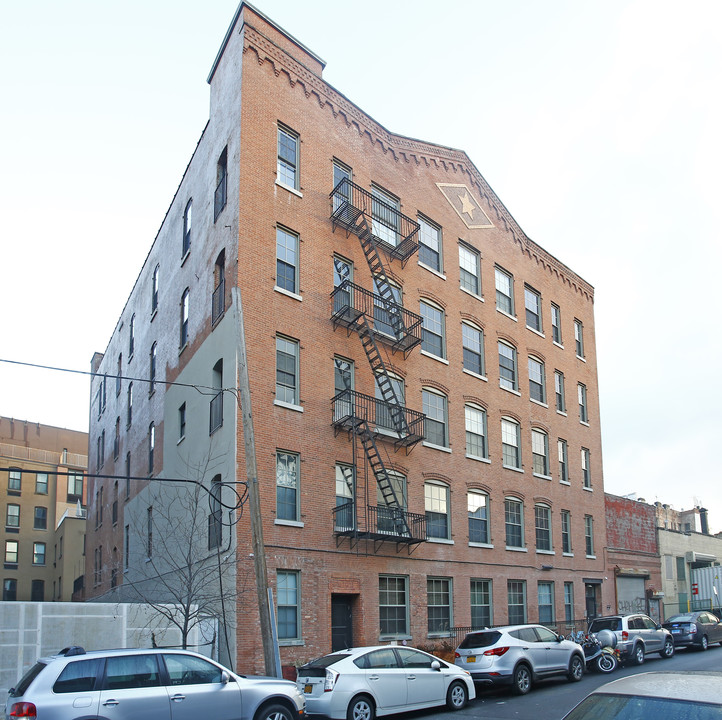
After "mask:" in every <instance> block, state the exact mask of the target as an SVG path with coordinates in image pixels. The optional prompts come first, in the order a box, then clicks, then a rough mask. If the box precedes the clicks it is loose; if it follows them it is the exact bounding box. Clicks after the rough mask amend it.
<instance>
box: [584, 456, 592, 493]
mask: <svg viewBox="0 0 722 720" xmlns="http://www.w3.org/2000/svg"><path fill="white" fill-rule="evenodd" d="M582 481H583V483H584V487H585V488H591V487H592V471H591V467H590V455H589V450H587V448H582Z"/></svg>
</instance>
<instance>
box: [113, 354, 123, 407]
mask: <svg viewBox="0 0 722 720" xmlns="http://www.w3.org/2000/svg"><path fill="white" fill-rule="evenodd" d="M122 386H123V353H121V354H120V355H118V369H117V374H116V376H115V396H116V397H118V395H120V389H121V387H122Z"/></svg>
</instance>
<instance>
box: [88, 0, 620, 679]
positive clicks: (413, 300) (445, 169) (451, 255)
mask: <svg viewBox="0 0 722 720" xmlns="http://www.w3.org/2000/svg"><path fill="white" fill-rule="evenodd" d="M323 69H324V62H323V61H322V60H321V59H320V58H319V57H318V56H317V55H315V54H314V53H313V52H312V51H311V50H309V49H308V48H306V47H305V46H304V45H303V44H302V43H301V42H299V41H298V40H296V39H295V38H294V37H292V36H291V35H290V34H288V33H287V32H286V31H285V30H283V29H281V28H280V27H278V26H277V25H276V24H275V23H274V22H273V21H271V20H270V19H269V18H267V17H265V16H264V15H263V14H262V13H260V12H259V11H258V10H256V9H254V8H253V7H252V6H251V5H249V4H247V3H241V5H240V6H239V8H238V10H237V12H236V14H235V16H234V18H233V20H232V22H231V25H230V27H229V29H228V32H227V33H226V35H225V38H224V39H223V42H222V45H221V47H220V50H219V52H218V55H217V57H216V59H215V61H214V63H213V66H212V69H211V72H210V75H209V78H208V82H209V84H210V94H211V103H210V118H209V121H208V124H207V126H206V127H205V129H204V130H203V133H202V135H201V138H200V140H199V142H198V145H197V147H196V150H195V152H194V154H193V156H192V158H191V159H190V162H189V164H188V166H187V169H186V171H185V174H184V176H183V178H182V179H181V182H180V185H179V187H178V189H177V191H176V193H175V196H174V198H173V200H172V202H171V205H170V207H169V209H168V211H167V213H166V215H165V218H164V220H163V223H162V225H161V227H160V230H159V232H158V234H157V236H156V238H155V240H154V241H153V243H152V246H151V248H150V251H149V253H148V256H147V259H146V261H145V263H144V265H143V267H142V268H141V269H140V273H139V275H138V278H137V280H136V282H135V285H134V287H133V288H132V290H131V292H130V295H129V298H128V300H127V303H126V305H125V307H124V309H123V311H122V314H121V316H120V318H119V319H118V321H117V323H116V325H115V328H114V330H113V331H112V334H111V337H110V340H109V343H108V346H107V347H106V349H105V351H104V352H103V353H102V354H101V353H98V354H96V356H95V357H94V358H93V362H92V369H93V372H94V373H95V375H94V379H93V382H92V390H91V404H92V407H91V423H90V438H89V449H90V450H89V452H90V459H89V465H90V473H91V478H90V480H89V496H88V501H89V519H88V544H87V554H86V563H87V564H86V576H87V578H88V582H86V595H87V596H88V597H91V598H94V599H106V600H107V599H109V598H129V597H131V596H133V594H134V593H135V594H136V595H137V594H141V595H143V594H148V593H156V594H157V595H158V597H159V598H160V599H164V598H163V597H161V596H162V595H163V587H164V577H170V576H171V574H172V569H173V568H174V567H175V568H176V571H178V570H179V569H180V568H181V567H182V563H181V564H180V565H179V564H178V563H177V562H176V561H175V560H174V556H175V555H178V554H182V553H183V552H184V551H185V550H186V548H187V547H188V546H189V544H193V545H194V548H195V549H194V552H195V554H194V555H193V560H192V562H189V563H188V566H193V567H198V568H210V567H211V566H212V564H213V563H216V562H217V561H218V560H219V559H223V560H225V559H227V558H228V557H229V556H233V558H234V564H233V577H232V581H231V585H232V589H233V592H230V590H229V588H230V585H229V580H228V577H226V580H225V585H223V584H222V583H221V585H220V586H219V588H218V589H219V597H218V598H217V599H218V600H220V597H223V598H225V599H226V603H225V605H226V607H225V608H224V610H223V612H224V613H225V615H224V617H225V619H226V621H227V622H226V623H224V624H225V626H226V627H227V628H232V630H231V631H230V632H229V633H228V638H229V639H227V647H226V652H227V653H228V655H229V656H231V657H232V658H235V659H237V665H238V667H239V668H240V669H241V670H243V671H247V672H258V671H262V658H263V654H262V652H261V651H260V647H261V640H260V637H259V631H258V627H259V624H258V623H259V619H258V610H257V604H256V603H257V600H256V593H255V590H254V586H253V579H252V578H253V573H252V571H253V559H252V557H251V555H252V553H253V550H252V546H251V530H250V518H249V512H248V509H247V505H243V507H242V508H241V509H240V510H234V509H233V508H234V507H235V505H236V503H235V499H236V497H237V496H236V494H235V493H236V492H238V493H241V492H242V490H243V487H242V485H236V484H235V483H236V482H239V481H244V480H245V478H246V469H245V468H246V458H245V450H244V436H243V427H242V414H241V412H240V411H239V407H238V402H237V394H236V392H235V388H236V387H237V380H236V373H237V362H238V344H239V314H238V312H237V308H236V306H235V304H234V298H235V297H236V293H235V290H236V289H237V290H238V293H239V294H240V299H241V304H242V312H243V321H244V323H243V327H244V331H245V341H246V347H247V356H248V373H249V377H250V386H251V398H252V407H251V411H252V414H253V420H254V426H255V440H256V446H255V452H256V457H257V463H258V482H259V492H260V500H261V507H262V516H263V535H264V543H265V554H266V562H267V567H268V580H269V585H270V587H271V588H272V590H273V593H274V598H275V604H276V617H277V629H278V637H279V644H280V646H281V658H282V662H283V663H284V664H290V663H293V662H301V661H307V660H309V659H311V658H313V657H317V656H319V655H321V654H323V653H326V652H328V651H330V650H331V649H336V648H338V647H345V646H348V645H350V644H355V645H364V644H376V643H379V642H385V641H392V640H396V641H399V642H401V641H407V642H409V643H410V644H414V645H417V646H418V645H421V646H425V647H435V646H437V645H439V644H441V643H444V642H447V643H448V642H453V637H452V635H453V630H452V629H453V628H458V627H479V626H483V625H488V624H492V623H493V624H501V623H506V622H524V621H537V620H539V621H541V622H544V623H547V624H550V625H556V626H558V627H559V628H560V630H564V631H566V628H567V627H571V626H572V625H573V623H574V621H575V620H577V621H580V620H583V619H584V618H586V617H591V616H595V615H598V614H602V613H603V612H604V608H605V607H606V606H608V605H609V604H611V603H612V602H613V600H614V581H613V579H612V580H611V581H607V580H605V562H604V557H603V548H604V547H605V544H606V529H605V501H604V488H603V478H602V452H601V432H600V419H599V403H598V388H597V362H596V343H595V330H594V289H593V287H592V286H591V285H590V284H589V283H588V282H587V281H586V280H584V279H583V278H582V277H580V276H579V275H578V274H576V273H575V272H574V271H572V270H571V269H570V268H568V267H567V266H566V265H564V264H563V263H562V262H560V261H559V260H558V259H556V258H555V257H553V256H552V255H551V254H549V253H548V252H547V251H545V250H544V249H543V248H542V247H540V246H539V245H537V244H536V243H535V242H534V241H532V240H531V239H530V238H529V237H527V236H526V234H525V233H524V231H523V230H522V229H521V228H520V227H519V225H518V224H517V222H516V221H515V220H514V218H513V216H512V215H511V214H510V213H509V211H508V210H507V208H506V206H505V205H504V204H503V203H502V202H501V200H500V199H499V198H498V197H497V196H496V194H495V193H494V191H493V190H492V189H491V187H490V186H489V185H488V183H487V182H486V180H485V179H484V177H483V176H482V175H481V173H480V172H479V170H478V169H477V168H476V167H475V165H474V164H473V163H472V161H471V160H470V158H469V157H468V156H467V155H466V153H465V152H463V151H461V150H455V149H451V148H448V147H445V146H443V145H437V144H433V143H429V142H423V141H420V140H415V139H411V138H408V137H404V136H402V135H397V134H394V133H392V132H390V131H388V130H387V129H386V128H384V127H383V126H382V125H381V124H380V123H379V122H378V121H376V120H375V119H374V118H371V117H370V116H369V115H367V114H366V113H364V111H363V110H362V109H361V108H359V107H357V106H356V105H354V104H353V102H352V101H351V100H349V99H348V98H346V97H345V96H344V95H343V94H341V92H339V91H338V90H336V89H335V88H333V87H332V86H330V85H328V84H327V83H326V82H325V81H324V79H323ZM490 111H493V108H490ZM442 139H443V138H442ZM94 474H97V475H98V476H99V477H97V478H93V477H92V475H94ZM184 498H185V499H184ZM171 506H172V507H171ZM189 527H197V528H202V532H194V533H192V534H190V537H189V533H188V528H189ZM163 563H165V565H163ZM151 567H153V568H158V569H157V571H156V570H153V571H152V572H149V568H151ZM154 572H155V576H153V573H154ZM176 574H177V573H176ZM181 574H182V573H181ZM209 577H210V576H209ZM90 578H92V580H90ZM214 582H215V581H214ZM212 584H213V583H211V582H210V581H209V583H208V585H209V587H210V586H211V585H212ZM209 607H210V605H209ZM450 638H451V639H450Z"/></svg>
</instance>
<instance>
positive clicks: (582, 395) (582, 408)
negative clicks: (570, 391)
mask: <svg viewBox="0 0 722 720" xmlns="http://www.w3.org/2000/svg"><path fill="white" fill-rule="evenodd" d="M577 395H578V396H579V422H583V423H588V422H589V413H588V411H587V386H586V385H583V384H582V383H579V384H578V385H577Z"/></svg>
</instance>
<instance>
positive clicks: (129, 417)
mask: <svg viewBox="0 0 722 720" xmlns="http://www.w3.org/2000/svg"><path fill="white" fill-rule="evenodd" d="M132 422H133V383H129V384H128V406H127V412H126V418H125V425H126V427H127V428H129V427H130V425H131V423H132Z"/></svg>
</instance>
